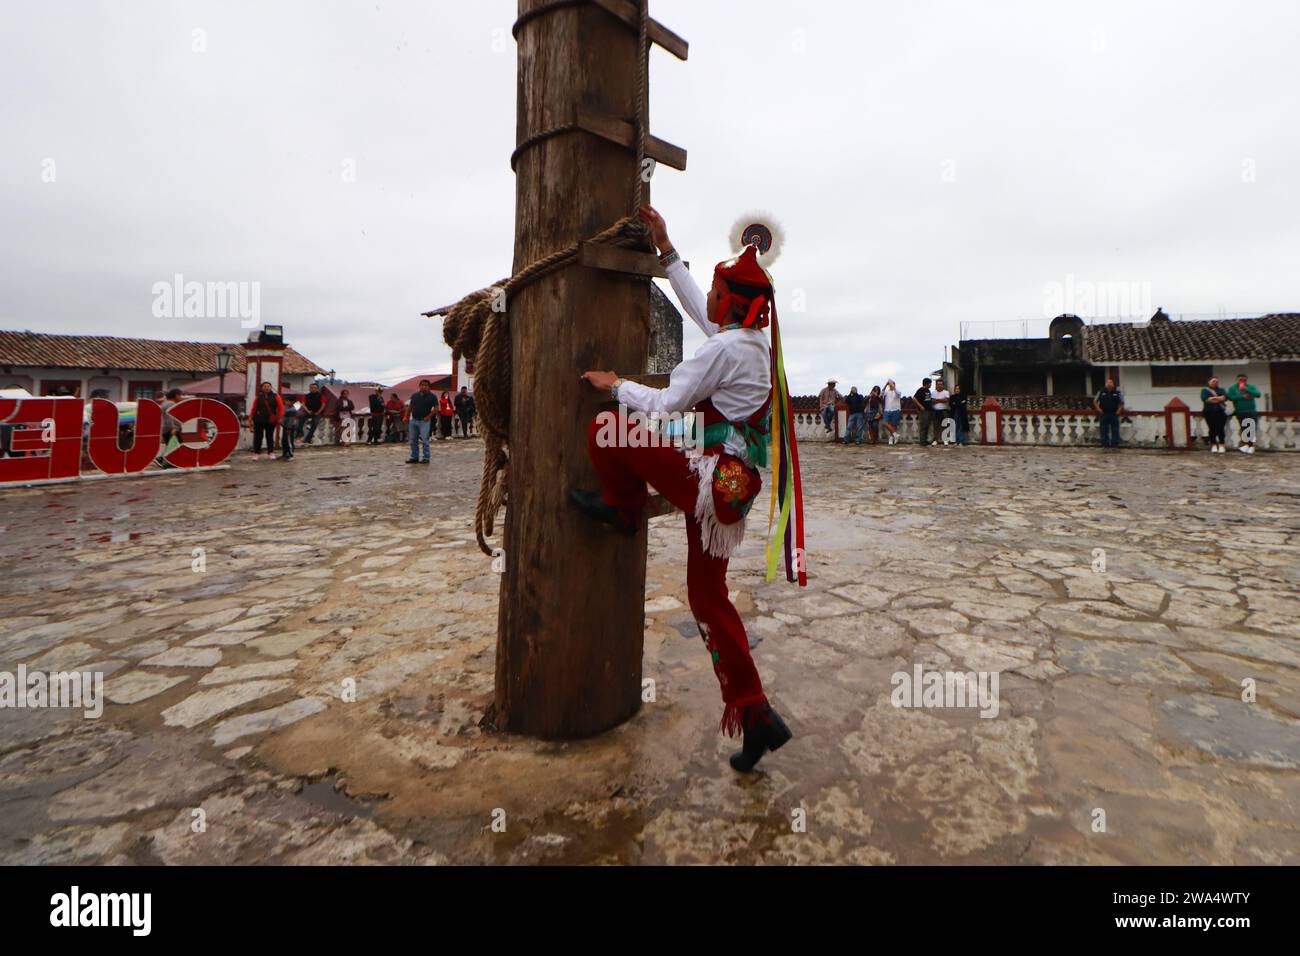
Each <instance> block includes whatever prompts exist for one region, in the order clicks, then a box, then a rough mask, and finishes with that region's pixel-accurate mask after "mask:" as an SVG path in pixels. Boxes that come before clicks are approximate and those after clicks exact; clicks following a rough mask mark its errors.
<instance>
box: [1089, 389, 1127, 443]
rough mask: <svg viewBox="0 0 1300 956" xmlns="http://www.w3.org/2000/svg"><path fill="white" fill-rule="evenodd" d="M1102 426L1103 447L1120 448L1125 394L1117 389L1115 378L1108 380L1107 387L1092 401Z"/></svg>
mask: <svg viewBox="0 0 1300 956" xmlns="http://www.w3.org/2000/svg"><path fill="white" fill-rule="evenodd" d="M1092 405H1093V408H1095V409H1096V410H1097V415H1098V418H1099V424H1100V426H1101V447H1102V448H1118V447H1119V419H1120V416H1121V415H1123V414H1124V393H1123V392H1121V391H1120V390H1119V389H1118V388H1116V387H1115V380H1114V379H1113V378H1108V379H1106V387H1105V388H1103V389H1102V390H1101V391H1100V392H1098V393H1097V397H1096V398H1094V399H1093V400H1092Z"/></svg>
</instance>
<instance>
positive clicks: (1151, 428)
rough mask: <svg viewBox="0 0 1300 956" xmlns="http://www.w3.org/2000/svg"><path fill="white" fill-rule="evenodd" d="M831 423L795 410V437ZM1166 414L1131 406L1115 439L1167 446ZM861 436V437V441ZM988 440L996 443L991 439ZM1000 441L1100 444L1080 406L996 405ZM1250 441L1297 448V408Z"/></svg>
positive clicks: (1092, 420)
mask: <svg viewBox="0 0 1300 956" xmlns="http://www.w3.org/2000/svg"><path fill="white" fill-rule="evenodd" d="M836 417H837V419H838V421H837V423H836V425H837V428H836V431H834V432H827V431H826V429H825V427H824V426H823V425H822V419H821V416H820V415H819V414H817V413H815V412H796V413H795V417H794V418H795V431H794V433H795V437H796V438H798V440H799V441H801V442H820V441H834V440H836V439H837V438H839V436H841V435H843V434H844V432H845V431H846V429H847V423H848V413H847V412H846V411H845V409H843V408H840V409H839V411H838V414H837V416H836ZM983 422H984V416H983V415H982V414H981V413H980V412H979V411H978V410H972V411H971V413H970V430H969V433H968V435H967V441H968V442H969V443H970V444H972V445H979V444H983V441H984V435H983ZM1166 422H1167V419H1166V417H1165V413H1164V412H1134V413H1131V414H1129V415H1127V416H1125V418H1124V419H1123V420H1122V421H1121V422H1120V428H1119V437H1120V442H1121V444H1124V445H1128V446H1130V447H1135V448H1168V447H1169V444H1168V436H1167V435H1166V434H1165V432H1166V430H1167V425H1166ZM1191 428H1192V437H1193V438H1194V439H1196V441H1197V443H1198V444H1199V445H1204V443H1205V439H1206V438H1207V437H1208V435H1209V432H1208V430H1207V429H1206V426H1205V420H1204V419H1203V418H1202V417H1201V416H1200V415H1195V414H1194V415H1192V416H1191ZM898 434H899V440H900V441H902V442H904V443H914V442H915V441H916V440H917V427H916V416H915V415H913V414H905V415H904V416H903V421H902V424H901V425H900V426H899V428H898ZM1227 439H1228V446H1229V447H1230V448H1236V447H1237V444H1238V429H1237V424H1236V421H1235V419H1229V421H1228V430H1227ZM866 440H867V439H866V436H865V435H864V436H863V441H866ZM989 444H997V442H996V440H994V441H990V442H989ZM1002 444H1004V445H1060V446H1076V445H1100V444H1101V429H1100V427H1099V425H1098V420H1097V416H1096V415H1094V414H1091V413H1087V412H1083V411H1061V410H1043V411H1035V410H1016V409H1003V410H1002ZM1256 445H1257V446H1258V447H1259V448H1260V449H1261V450H1266V451H1300V413H1285V412H1264V413H1261V414H1260V416H1259V436H1258V438H1257V440H1256Z"/></svg>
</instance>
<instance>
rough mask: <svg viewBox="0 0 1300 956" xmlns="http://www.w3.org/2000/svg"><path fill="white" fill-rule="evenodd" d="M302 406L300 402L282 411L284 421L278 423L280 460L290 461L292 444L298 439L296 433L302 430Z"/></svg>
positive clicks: (292, 450)
mask: <svg viewBox="0 0 1300 956" xmlns="http://www.w3.org/2000/svg"><path fill="white" fill-rule="evenodd" d="M302 413H303V406H302V403H301V402H294V403H293V404H292V405H291V406H290V407H289V408H286V409H285V411H284V421H282V422H281V423H280V460H281V461H290V460H291V459H292V458H293V452H294V443H295V442H296V441H297V439H298V432H299V430H300V429H301V428H302Z"/></svg>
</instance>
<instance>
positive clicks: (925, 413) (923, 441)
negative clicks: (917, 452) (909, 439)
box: [912, 377, 934, 448]
mask: <svg viewBox="0 0 1300 956" xmlns="http://www.w3.org/2000/svg"><path fill="white" fill-rule="evenodd" d="M912 401H914V402H916V409H917V411H916V440H917V442H918V443H919V444H920V445H921V447H922V448H928V447H930V444H931V443H932V436H931V434H930V432H931V428H932V427H933V425H934V398H933V397H932V396H931V394H930V379H929V377H926V378H923V379H921V387H920V388H918V389H917V390H916V391H915V392H914V393H913V394H912Z"/></svg>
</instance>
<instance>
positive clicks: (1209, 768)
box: [0, 440, 1300, 864]
mask: <svg viewBox="0 0 1300 956" xmlns="http://www.w3.org/2000/svg"><path fill="white" fill-rule="evenodd" d="M801 450H802V457H803V464H804V472H805V476H806V489H807V490H806V495H807V508H808V512H809V520H808V541H807V544H808V549H809V567H810V580H809V587H808V588H807V589H806V590H803V591H800V590H799V589H797V588H794V587H792V586H790V585H788V584H786V583H784V581H777V582H772V583H768V582H765V581H763V578H762V573H761V567H762V538H763V533H762V532H763V530H764V529H763V528H762V527H761V526H760V523H759V522H758V521H754V522H753V523H752V524H751V530H750V536H749V539H748V540H747V541H746V543H745V545H744V546H743V548H742V549H741V552H740V554H739V555H738V556H737V558H736V559H735V560H733V563H732V577H731V580H732V587H733V596H734V598H735V600H736V602H737V604H738V606H739V608H740V610H741V612H742V614H743V615H744V617H745V620H746V623H747V626H748V627H749V628H750V630H751V634H752V639H753V640H755V641H757V644H756V647H755V650H754V653H755V657H756V660H757V662H758V665H759V668H760V671H761V673H762V675H763V677H764V679H765V681H766V683H767V685H768V690H769V693H770V695H771V696H772V699H773V701H774V702H775V703H776V704H777V706H778V707H779V708H780V709H781V711H782V713H783V714H784V715H785V716H786V719H787V720H788V721H789V723H790V725H791V727H792V729H793V730H794V732H795V735H796V736H795V738H794V740H793V741H792V742H791V743H790V744H789V745H788V746H787V747H785V748H784V749H783V750H781V751H780V752H778V753H776V754H773V755H769V756H768V757H766V758H765V759H764V761H763V762H762V764H760V769H761V771H762V772H761V773H757V774H754V775H752V776H750V777H744V778H742V777H739V776H737V775H736V774H735V773H733V772H732V771H731V770H730V769H729V768H728V767H727V765H726V762H725V758H726V755H727V754H728V753H729V752H730V751H731V750H732V749H734V743H733V742H731V741H727V740H726V739H725V738H722V737H720V736H719V735H718V734H717V732H716V727H717V722H718V719H719V717H720V714H721V704H720V701H719V697H718V690H717V685H716V681H715V679H714V676H713V672H712V668H711V667H710V664H709V660H708V657H707V655H706V653H705V651H704V649H703V647H702V645H701V643H700V640H699V638H698V636H697V633H696V629H695V626H694V624H693V621H692V618H691V615H690V612H689V610H688V609H687V608H686V587H685V581H684V577H683V570H682V568H683V565H684V563H685V540H684V537H685V536H684V533H683V531H682V517H681V515H667V516H664V517H660V518H656V519H654V520H653V522H652V525H651V534H650V558H649V569H648V575H647V588H646V622H647V623H646V649H645V667H644V675H645V677H647V678H651V679H653V680H654V681H655V698H656V699H655V701H654V702H652V703H646V704H644V705H643V706H642V708H641V710H640V712H639V713H638V714H637V716H635V717H634V718H633V719H632V720H630V721H628V722H627V723H626V724H624V725H623V726H621V727H619V728H617V729H615V730H613V731H611V732H609V733H607V734H604V735H601V736H599V737H597V738H594V739H590V740H585V741H580V742H574V743H545V742H539V741H535V740H530V739H525V738H519V737H513V736H509V735H503V734H499V733H496V732H494V731H490V730H485V729H483V728H481V727H480V726H479V720H480V717H481V715H482V714H483V712H484V710H485V708H486V706H487V705H488V703H489V702H490V700H491V695H492V684H493V659H494V647H495V631H496V607H497V588H498V585H499V582H500V577H499V575H497V574H494V573H493V572H492V570H491V566H490V561H489V560H488V559H487V558H485V557H484V556H483V555H482V554H481V553H480V552H479V551H478V549H477V548H476V547H475V545H474V543H473V528H472V513H473V502H474V497H475V494H476V491H477V479H478V474H479V468H480V455H481V451H482V446H481V444H480V443H479V442H478V441H473V440H471V441H453V442H449V443H445V444H443V445H439V446H436V447H435V448H434V464H433V465H432V466H430V467H427V468H426V467H415V466H412V467H407V466H405V465H403V464H402V462H403V459H404V458H405V450H404V449H403V448H400V447H394V446H388V447H381V448H377V449H375V448H366V447H355V448H352V449H350V450H347V451H344V450H341V449H332V448H331V449H317V450H311V451H307V452H304V453H302V454H300V455H299V456H298V458H297V459H296V460H295V461H293V462H288V463H284V462H252V461H249V460H248V458H247V457H246V456H245V455H242V454H241V455H239V456H237V458H236V459H235V460H234V461H233V463H232V467H231V468H230V469H229V470H226V471H218V472H210V473H206V474H193V475H168V476H165V477H161V476H160V477H144V478H137V479H132V480H113V481H89V482H83V483H80V484H76V485H67V486H56V487H47V488H35V489H12V490H7V491H0V571H2V572H3V577H2V578H0V580H2V581H3V586H2V587H3V597H4V601H5V609H4V615H3V622H2V623H0V671H6V670H7V671H15V670H16V668H17V667H18V665H20V664H22V665H25V666H26V668H27V670H28V672H32V671H38V670H40V671H56V670H67V669H83V670H93V671H100V672H103V673H105V674H106V675H107V676H106V678H105V684H104V688H105V694H106V695H107V698H108V703H107V705H106V706H105V709H104V713H103V715H102V717H100V718H99V719H87V718H86V717H84V716H83V715H82V714H81V713H80V712H79V711H71V710H54V709H3V710H0V862H3V863H158V862H162V863H170V864H188V863H299V864H302V863H370V862H374V863H399V862H400V863H421V864H423V863H538V862H556V863H687V862H724V863H742V864H743V863H867V864H888V863H912V864H915V863H922V864H938V863H1051V864H1059V863H1128V864H1149V863H1150V864H1154V863H1173V864H1177V863H1223V864H1229V863H1291V864H1295V863H1300V455H1286V454H1271V455H1270V454H1261V455H1257V456H1254V457H1253V458H1248V457H1246V456H1244V455H1227V456H1210V455H1208V454H1205V453H1203V452H1197V453H1195V454H1190V453H1189V454H1176V453H1169V452H1155V451H1150V452H1147V451H1134V450H1128V451H1121V452H1119V453H1106V452H1103V451H1101V450H1099V449H1084V448H1078V449H1070V448H1000V449H998V448H995V449H983V448H964V449H956V448H944V449H928V450H927V449H920V448H917V447H915V446H899V447H895V448H886V447H875V448H843V447H836V446H829V445H813V444H806V445H805V446H804V447H803V448H802V449H801ZM762 504H763V507H761V508H760V507H756V508H755V518H757V516H758V514H759V512H760V511H762V512H763V513H764V514H765V512H766V507H765V504H766V502H765V500H764V501H763V502H762ZM196 549H202V551H197V550H196ZM917 664H920V665H921V666H922V667H923V669H925V670H926V671H962V672H968V671H969V672H995V673H997V675H998V677H999V688H1000V689H999V695H998V703H999V709H998V712H997V715H996V716H993V717H988V718H982V717H980V716H979V714H978V713H977V712H975V711H973V710H971V709H969V708H956V707H951V708H942V707H925V708H917V709H906V708H898V707H895V706H893V705H892V704H891V692H892V691H893V689H894V687H893V683H892V676H893V675H894V674H895V673H899V672H902V673H906V674H911V673H913V671H914V667H915V666H916V665H917ZM349 678H350V679H352V680H353V681H355V688H356V694H355V698H356V699H355V700H349V699H345V698H346V697H348V696H350V695H348V694H346V693H345V692H344V690H343V688H344V686H345V682H346V681H347V680H348V679H349ZM1252 689H1253V693H1252ZM1243 698H1245V699H1243ZM200 811H201V812H200ZM494 823H495V824H496V826H494Z"/></svg>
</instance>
